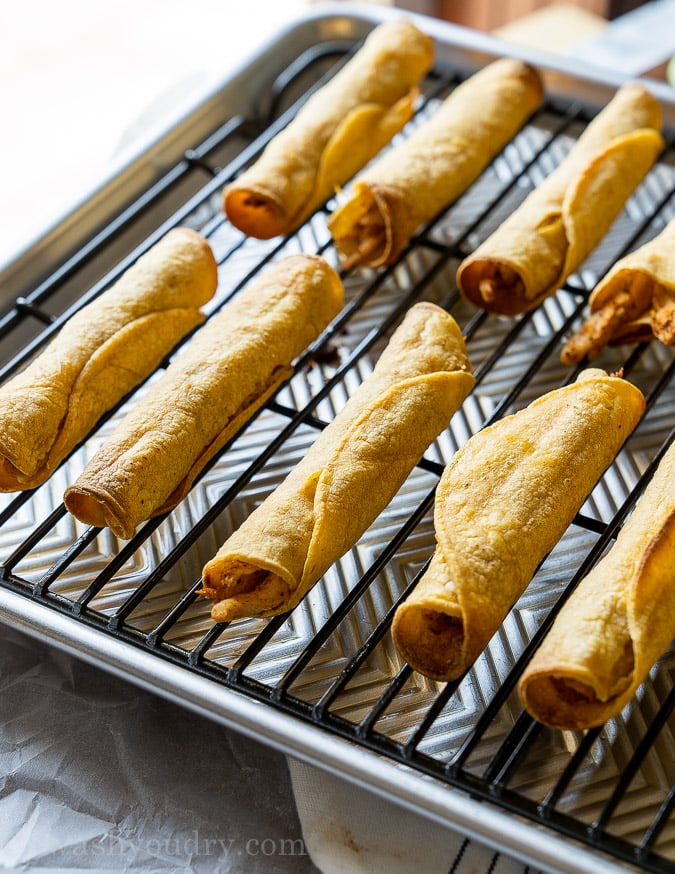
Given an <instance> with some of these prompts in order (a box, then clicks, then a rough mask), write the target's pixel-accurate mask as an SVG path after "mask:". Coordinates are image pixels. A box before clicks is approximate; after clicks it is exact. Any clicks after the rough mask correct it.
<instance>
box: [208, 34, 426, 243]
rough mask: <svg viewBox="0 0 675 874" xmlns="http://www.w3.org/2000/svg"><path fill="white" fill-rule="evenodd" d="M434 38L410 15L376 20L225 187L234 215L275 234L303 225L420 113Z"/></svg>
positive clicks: (247, 229)
mask: <svg viewBox="0 0 675 874" xmlns="http://www.w3.org/2000/svg"><path fill="white" fill-rule="evenodd" d="M433 55H434V47H433V40H432V39H431V38H430V37H429V36H427V35H426V34H424V33H422V31H420V30H419V29H418V28H417V27H415V26H414V25H413V24H412V23H411V22H410V21H408V20H407V19H396V20H393V21H388V22H385V23H384V24H380V25H379V26H378V27H376V28H375V29H374V30H373V31H372V32H371V33H370V34H369V36H368V37H367V39H366V41H365V43H364V44H363V46H362V47H361V49H360V50H359V51H358V52H357V53H356V54H355V55H354V57H353V58H351V60H350V61H348V62H347V64H346V65H345V66H344V67H343V68H342V69H341V70H340V71H339V72H338V73H337V74H336V75H335V76H334V77H333V78H332V79H331V80H330V81H329V82H328V83H327V84H326V85H324V86H323V87H322V88H320V89H319V90H318V91H317V92H316V93H315V94H313V95H312V97H311V98H310V99H309V100H308V102H307V103H306V104H305V106H304V107H303V108H302V109H301V110H300V111H299V112H298V114H297V116H296V117H295V118H294V119H293V120H292V121H291V122H290V123H289V125H288V126H287V127H286V128H284V129H283V130H282V131H281V132H280V133H279V134H277V135H276V136H275V137H274V139H273V140H271V142H270V143H269V144H268V145H267V147H266V148H265V150H264V151H263V153H262V155H261V156H260V158H259V159H258V160H257V161H256V162H255V164H253V166H252V167H250V168H249V169H248V170H246V171H245V172H244V173H243V174H242V175H241V176H240V177H239V178H238V179H236V180H235V181H234V182H233V183H231V184H230V185H228V186H227V188H226V189H225V191H224V193H223V208H224V210H225V213H226V215H227V217H228V219H229V220H230V222H231V223H232V224H233V225H235V227H237V228H239V229H240V230H241V231H243V232H244V233H245V234H248V235H250V236H252V237H258V238H261V239H267V238H269V237H275V236H277V235H278V234H286V233H290V232H291V231H293V230H295V229H296V228H297V227H299V226H300V225H301V224H302V223H303V222H304V221H305V220H306V219H307V218H309V216H310V215H311V214H312V213H313V212H314V211H315V210H316V209H317V208H318V207H319V206H321V205H322V204H323V203H324V202H325V201H326V200H327V199H328V198H329V197H331V196H332V195H333V193H334V191H335V189H336V187H338V186H340V185H342V184H343V183H344V182H346V180H347V179H349V178H351V177H352V176H353V175H354V174H355V173H356V172H357V171H358V170H360V169H361V167H363V165H364V164H365V163H366V162H367V161H369V160H370V159H371V158H372V157H373V156H374V155H376V154H377V152H379V151H380V149H381V148H382V147H383V146H384V145H386V143H388V142H389V141H390V140H391V138H392V137H393V136H394V134H395V133H397V132H398V131H400V130H401V128H402V127H403V126H404V125H405V124H406V122H407V121H408V120H409V119H410V118H411V117H412V113H413V108H414V103H415V98H416V97H417V94H418V86H419V82H420V80H421V79H422V77H423V76H424V75H425V73H427V72H428V70H429V69H430V67H431V64H432V62H433Z"/></svg>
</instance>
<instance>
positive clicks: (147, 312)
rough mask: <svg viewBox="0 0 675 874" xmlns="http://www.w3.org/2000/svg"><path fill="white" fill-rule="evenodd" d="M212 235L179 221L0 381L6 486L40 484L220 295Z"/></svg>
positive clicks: (1, 475)
mask: <svg viewBox="0 0 675 874" xmlns="http://www.w3.org/2000/svg"><path fill="white" fill-rule="evenodd" d="M217 281H218V268H217V265H216V262H215V259H214V257H213V253H212V252H211V247H210V246H209V244H208V243H207V241H206V240H205V239H204V238H203V237H202V236H200V235H199V234H198V233H197V232H196V231H192V230H189V229H188V228H176V229H174V230H171V231H169V233H168V234H166V235H165V236H164V237H163V238H162V239H161V240H160V241H159V243H157V244H156V245H155V246H153V247H152V249H150V250H149V251H148V252H147V253H146V254H144V255H143V256H142V257H141V258H139V259H138V261H137V262H136V263H135V264H134V265H133V266H132V267H130V268H129V269H128V270H127V271H126V272H125V273H124V274H123V275H122V276H121V278H120V279H119V280H118V281H117V282H116V283H115V284H114V285H113V286H112V287H111V288H110V289H108V290H107V291H105V292H104V293H103V294H102V295H101V296H100V297H98V298H96V299H95V300H93V301H92V302H91V303H89V304H87V305H86V306H85V307H83V308H82V309H81V310H80V311H79V312H78V313H76V314H75V315H73V316H72V317H71V318H70V319H68V321H67V322H66V323H65V324H64V326H63V327H62V328H61V330H60V331H59V332H58V334H57V335H56V336H55V337H54V339H53V340H52V341H51V342H50V344H49V345H48V346H47V347H46V348H45V349H44V351H43V352H42V353H41V354H40V355H38V357H37V358H35V359H34V360H33V361H32V362H31V364H29V365H28V367H26V368H25V370H23V371H21V372H20V373H19V374H18V375H17V376H15V377H14V378H13V379H11V380H10V381H9V382H7V383H5V385H3V386H2V388H0V491H4V492H13V491H21V490H25V489H31V488H36V487H37V486H39V485H41V484H42V483H43V482H45V480H47V479H48V478H49V476H51V474H52V473H53V472H54V471H55V470H56V468H57V467H58V465H59V464H60V463H61V462H62V461H63V459H64V458H65V457H66V456H67V455H68V454H69V453H70V451H71V450H72V449H73V448H74V447H75V446H76V445H77V443H79V441H80V440H82V439H83V438H84V437H85V436H86V435H87V434H88V433H89V431H90V430H91V429H92V428H93V427H94V425H95V424H96V422H97V421H98V420H99V419H100V417H101V416H102V415H103V414H104V413H105V412H107V411H108V410H109V409H111V408H112V407H113V406H114V405H115V404H116V403H117V402H118V401H119V400H121V398H123V397H124V395H125V394H127V392H129V391H131V389H132V388H134V386H136V385H138V384H139V383H140V382H141V381H142V380H143V379H144V378H145V377H146V376H148V375H149V374H150V373H152V371H153V370H154V369H155V368H156V367H157V366H158V365H159V363H160V362H161V361H162V359H163V358H164V357H165V356H166V355H167V354H168V353H169V352H170V351H171V349H172V348H173V347H174V346H175V345H176V343H178V341H179V340H180V339H181V338H182V337H184V336H185V335H186V334H187V333H188V332H189V331H190V330H192V329H193V328H194V327H196V326H197V325H199V324H200V323H201V322H202V321H203V320H204V315H203V314H202V312H201V311H200V309H199V307H200V306H202V305H203V304H205V303H206V302H207V301H208V300H209V299H210V298H211V297H212V296H213V294H214V292H215V290H216V285H217Z"/></svg>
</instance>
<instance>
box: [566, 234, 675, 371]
mask: <svg viewBox="0 0 675 874" xmlns="http://www.w3.org/2000/svg"><path fill="white" fill-rule="evenodd" d="M588 305H589V309H590V315H589V317H588V319H587V320H586V321H585V322H584V324H583V325H582V326H581V328H580V329H579V331H578V332H577V333H576V334H575V335H574V336H573V337H571V338H570V339H569V340H568V341H567V343H566V344H565V346H564V348H563V350H562V353H561V355H560V357H561V360H562V361H563V363H564V364H575V363H576V362H578V361H581V360H582V359H583V358H587V359H589V360H592V359H593V358H595V357H596V356H597V355H598V354H599V353H600V352H601V351H602V349H603V348H604V347H605V346H606V345H608V344H615V345H618V344H622V343H633V342H638V341H645V340H651V339H653V338H654V337H656V338H657V339H659V340H660V341H661V342H662V343H665V344H666V345H667V346H675V219H671V221H670V223H669V224H668V225H666V227H665V228H664V229H663V231H661V233H660V234H658V235H657V236H656V237H654V238H653V239H652V240H650V241H649V242H648V243H645V244H644V245H643V246H640V248H639V249H636V250H635V251H634V252H630V253H629V254H628V255H626V256H625V257H624V258H621V260H619V261H617V262H616V264H615V265H614V266H613V267H612V268H611V270H610V271H609V272H608V273H607V274H606V275H605V276H604V278H603V279H602V280H601V281H600V282H599V283H598V285H596V287H595V288H594V289H593V292H592V294H591V296H590V297H589V299H588Z"/></svg>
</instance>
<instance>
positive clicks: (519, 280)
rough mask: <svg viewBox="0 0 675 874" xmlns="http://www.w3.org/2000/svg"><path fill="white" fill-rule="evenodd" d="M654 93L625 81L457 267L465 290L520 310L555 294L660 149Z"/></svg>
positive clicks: (478, 300)
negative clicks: (551, 168) (556, 162)
mask: <svg viewBox="0 0 675 874" xmlns="http://www.w3.org/2000/svg"><path fill="white" fill-rule="evenodd" d="M661 120H662V117H661V109H660V106H659V103H658V101H657V100H656V99H655V98H654V97H653V95H651V94H650V93H649V92H648V91H647V90H646V89H644V88H642V87H641V86H640V85H637V84H630V85H624V86H623V87H622V88H620V89H619V90H618V91H617V92H616V94H615V95H614V97H613V99H612V100H611V101H610V103H609V104H608V105H607V106H606V107H605V108H604V109H603V110H602V112H600V113H599V114H598V115H597V116H596V118H595V119H593V121H592V122H591V123H590V124H589V125H588V127H587V128H586V129H585V130H584V132H583V133H582V134H581V136H580V137H579V139H578V140H577V141H576V143H575V144H574V145H573V146H572V149H571V150H570V152H569V154H568V155H567V156H566V157H565V158H564V159H563V161H562V162H561V163H560V164H559V165H558V167H557V168H556V169H555V170H554V171H553V172H552V173H551V174H550V175H549V176H548V177H547V178H546V179H544V181H543V182H542V183H541V184H540V185H538V186H537V188H535V189H534V190H533V191H532V192H531V193H530V194H529V195H528V196H527V197H526V198H525V200H524V201H523V202H522V203H521V204H520V206H519V207H518V208H517V209H516V210H515V211H514V212H513V213H512V214H511V215H510V216H509V217H508V218H507V219H506V220H505V221H504V222H503V223H502V224H501V225H500V226H499V227H498V228H497V229H496V230H495V231H494V233H492V234H491V235H490V236H489V237H488V238H487V239H486V240H485V241H484V242H483V243H481V245H480V246H479V247H478V248H477V249H476V251H475V252H473V254H472V255H470V256H468V257H467V258H465V259H464V261H463V262H462V263H461V264H460V266H459V269H458V271H457V281H458V284H459V287H460V289H461V291H462V293H463V294H464V295H465V296H466V297H467V298H468V299H469V300H470V301H471V302H472V303H474V304H475V305H476V306H478V307H481V308H483V309H486V310H488V311H489V312H495V313H500V314H504V315H517V314H519V313H522V312H527V311H529V310H531V309H533V308H534V307H536V306H538V304H539V303H541V301H542V300H544V299H545V298H546V297H548V296H549V295H551V294H553V293H554V292H555V291H556V290H557V289H558V288H560V286H561V285H562V284H563V282H564V280H565V279H566V278H567V277H568V276H569V275H570V273H572V272H574V270H576V269H577V267H579V266H580V264H581V263H582V262H583V260H584V259H585V258H586V256H587V255H588V254H590V252H591V251H592V250H593V249H594V248H595V247H596V246H597V245H598V243H599V242H600V240H601V239H602V238H603V236H604V235H605V234H606V232H607V231H608V230H609V228H610V227H611V225H612V224H613V222H614V221H615V220H616V218H617V217H618V215H619V213H620V212H621V209H622V208H623V206H624V204H625V202H626V200H627V198H628V196H629V195H630V194H631V193H632V192H633V191H634V189H635V188H636V186H637V185H638V184H639V183H640V181H641V180H642V179H643V178H644V176H645V175H646V173H647V172H648V170H649V169H650V168H651V166H652V165H653V163H654V161H655V160H656V158H657V156H658V154H659V152H660V151H661V150H662V149H663V145H664V142H663V138H662V137H661V135H660V133H659V130H660V127H661Z"/></svg>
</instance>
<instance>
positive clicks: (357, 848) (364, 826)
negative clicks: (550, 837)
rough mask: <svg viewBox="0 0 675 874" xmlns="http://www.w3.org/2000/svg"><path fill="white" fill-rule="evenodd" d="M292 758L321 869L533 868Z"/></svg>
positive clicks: (309, 841) (372, 872)
mask: <svg viewBox="0 0 675 874" xmlns="http://www.w3.org/2000/svg"><path fill="white" fill-rule="evenodd" d="M288 764H289V769H290V774H291V782H292V785H293V792H294V794H295V798H296V801H297V807H298V814H299V816H300V821H301V823H302V832H303V837H304V842H305V846H306V848H307V850H308V852H309V854H310V856H311V858H312V859H313V860H314V862H315V863H316V864H317V865H318V866H319V868H320V870H321V871H322V874H410V872H415V874H448V871H451V872H452V874H484V872H490V874H528V872H529V874H535V872H534V871H533V869H532V868H528V866H527V865H524V864H523V863H522V862H517V861H516V860H514V859H511V858H509V857H508V856H505V855H504V854H503V853H498V852H495V851H494V850H492V849H489V848H488V847H484V846H481V845H480V844H477V843H475V842H471V841H467V840H465V839H464V838H463V836H462V835H460V834H458V833H457V832H452V831H450V830H449V829H447V828H445V827H444V826H442V825H440V824H439V823H436V822H433V821H432V820H430V819H426V818H424V817H422V816H416V815H414V814H412V813H410V811H408V810H404V809H403V808H402V807H399V806H398V805H397V804H394V803H393V802H387V801H385V800H383V799H374V798H373V796H372V795H371V794H370V793H369V792H366V791H364V790H363V789H359V788H358V787H355V786H353V785H352V784H349V783H347V782H346V781H344V780H342V779H340V778H339V777H335V776H333V775H332V774H326V773H324V772H322V771H319V770H318V769H317V768H313V767H312V766H310V765H307V764H305V763H304V762H298V761H296V760H294V759H290V760H289V763H288Z"/></svg>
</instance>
